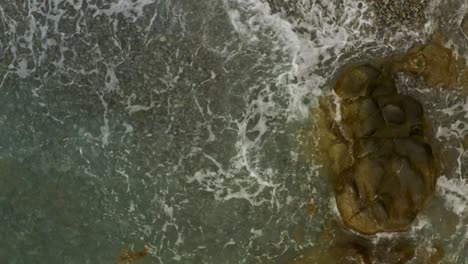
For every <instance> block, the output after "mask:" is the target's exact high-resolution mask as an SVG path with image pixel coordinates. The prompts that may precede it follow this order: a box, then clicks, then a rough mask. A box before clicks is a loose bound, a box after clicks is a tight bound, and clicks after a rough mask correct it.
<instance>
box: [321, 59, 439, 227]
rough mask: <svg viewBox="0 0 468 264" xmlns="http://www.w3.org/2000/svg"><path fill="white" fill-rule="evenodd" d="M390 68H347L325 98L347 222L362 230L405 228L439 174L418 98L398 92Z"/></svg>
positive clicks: (330, 155) (332, 163) (330, 150)
mask: <svg viewBox="0 0 468 264" xmlns="http://www.w3.org/2000/svg"><path fill="white" fill-rule="evenodd" d="M390 72H391V71H390V70H387V69H385V68H384V67H376V66H373V65H370V64H364V65H356V66H351V67H349V68H348V69H346V70H344V71H343V73H342V74H341V76H340V77H339V79H338V80H337V83H336V86H335V89H334V90H335V93H336V97H335V98H331V97H329V98H327V99H324V100H323V101H322V108H323V109H324V110H325V113H326V114H325V116H326V118H325V119H326V120H327V121H326V122H327V124H326V127H327V129H328V130H329V133H328V135H327V137H325V138H326V140H327V143H326V144H324V146H328V147H327V148H326V149H324V152H326V153H327V155H326V160H327V161H328V164H329V166H328V167H329V169H330V172H331V174H332V176H333V177H332V179H333V184H334V189H335V195H336V203H337V207H338V211H339V213H340V215H341V218H342V220H343V222H344V224H345V225H346V226H348V227H349V228H351V229H353V230H355V231H358V232H360V233H363V234H375V233H378V232H392V231H404V230H406V229H407V228H408V227H409V225H410V224H411V223H412V221H413V220H414V219H415V217H416V215H417V214H418V212H419V211H420V210H421V209H422V208H423V207H424V205H425V204H426V202H427V201H428V199H429V198H430V197H431V196H432V194H433V192H434V189H435V183H436V173H435V165H434V157H433V154H432V149H431V146H430V145H429V144H428V141H427V137H426V121H425V115H424V110H423V107H422V106H421V104H420V103H419V102H418V101H417V100H415V99H414V98H412V97H410V96H406V95H401V94H398V92H397V90H396V88H395V85H394V82H393V78H392V74H391V73H390Z"/></svg>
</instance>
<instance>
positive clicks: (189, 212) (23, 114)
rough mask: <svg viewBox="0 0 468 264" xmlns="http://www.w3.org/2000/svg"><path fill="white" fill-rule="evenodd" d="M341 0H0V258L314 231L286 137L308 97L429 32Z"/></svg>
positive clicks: (91, 258)
mask: <svg viewBox="0 0 468 264" xmlns="http://www.w3.org/2000/svg"><path fill="white" fill-rule="evenodd" d="M317 2H318V1H317ZM338 2H340V1H337V2H336V3H334V2H330V3H321V4H318V3H317V4H313V5H312V4H310V5H298V6H299V7H301V8H302V9H301V10H302V12H303V13H301V14H299V15H298V17H287V16H283V15H280V14H272V12H271V10H270V9H269V8H268V5H267V4H266V3H263V2H261V1H254V0H251V1H216V0H205V1H192V0H179V1H169V0H162V1H151V0H136V1H132V0H119V1H110V0H109V1H100V0H48V1H34V0H28V1H7V0H0V210H1V211H0V221H1V224H0V237H1V238H2V239H1V240H0V262H1V263H28V264H29V263H116V259H117V257H118V256H119V254H120V252H121V250H122V249H123V248H127V247H128V248H133V249H134V250H142V249H143V248H144V247H145V246H146V247H147V248H148V249H149V251H150V253H151V255H150V256H148V257H146V258H145V259H144V260H142V261H141V262H140V263H213V264H214V263H216V264H219V263H282V262H281V261H283V260H284V259H288V258H289V256H293V255H295V254H297V252H299V251H300V250H301V249H302V248H305V247H311V246H314V245H316V244H318V243H319V240H320V238H319V234H320V233H321V232H322V231H323V229H324V223H325V222H326V221H327V219H329V218H333V217H336V215H335V213H334V212H333V200H331V199H330V198H331V196H332V195H331V194H330V192H329V190H328V188H329V187H328V185H327V182H326V180H324V177H323V176H322V175H320V173H319V170H318V168H319V167H320V166H319V164H316V163H315V162H314V161H313V160H311V159H310V153H309V152H307V150H305V148H304V146H303V144H302V143H301V142H300V141H299V132H298V131H299V130H300V129H301V128H303V127H304V125H305V124H306V123H307V122H308V117H307V111H308V108H309V107H310V106H313V105H314V104H315V103H316V102H317V98H318V96H320V95H322V94H323V93H326V92H327V91H328V90H329V83H330V81H331V80H332V79H333V76H334V74H335V73H336V71H337V69H338V68H339V66H341V65H344V64H346V63H348V62H352V61H356V60H359V59H362V58H367V57H368V56H370V55H372V54H376V53H380V52H386V53H389V52H393V51H395V50H403V49H404V48H407V47H408V46H409V45H411V43H409V42H407V39H408V38H411V39H424V38H426V37H427V34H429V32H424V33H421V34H419V33H415V32H409V33H408V34H406V33H405V34H402V35H401V34H400V35H398V34H395V35H392V36H387V37H385V38H386V39H385V38H384V39H377V38H376V36H377V35H376V34H377V33H376V32H375V31H373V28H372V27H371V22H370V20H369V18H368V17H366V16H365V14H366V12H367V11H366V10H365V9H363V10H360V8H365V6H364V7H359V8H358V7H357V6H358V2H357V1H341V3H338ZM301 3H302V2H301ZM336 10H340V13H335V12H334V11H336ZM311 14H317V16H319V15H320V16H321V17H322V18H321V19H319V20H317V19H316V18H313V16H312V15H311ZM301 16H302V17H301ZM301 21H302V22H301ZM350 21H351V22H350ZM298 23H302V26H304V25H305V27H306V28H307V31H306V32H305V33H301V32H298V31H297V30H296V29H297V27H296V26H297V25H298ZM312 31H314V32H315V33H314V34H315V38H314V39H313V38H312V37H311V35H308V34H312V33H311V32H312ZM388 43H391V44H392V46H388V45H387V44H388ZM364 47H365V48H364ZM461 101H463V98H461V99H457V100H455V103H458V102H461ZM464 103H465V104H466V101H465V102H464ZM464 111H466V110H464ZM465 118H466V116H465ZM462 120H463V119H462ZM465 121H466V120H465ZM463 133H466V131H465V132H463ZM463 173H464V174H465V175H466V171H465V168H464V171H463ZM460 177H461V176H460ZM445 183H446V185H447V186H451V185H450V184H452V182H450V180H448V181H447V182H444V184H445ZM444 186H445V185H444ZM462 186H463V185H462ZM465 186H466V185H465ZM441 190H448V191H446V192H445V193H444V194H447V193H448V194H450V193H454V192H455V193H456V192H457V191H456V190H455V191H453V190H450V188H448V189H447V188H445V189H444V188H442V189H441ZM463 192H464V193H463ZM460 195H461V196H462V197H461V198H460V201H459V202H458V203H461V206H466V200H463V199H464V197H463V195H466V190H464V189H462V191H461V194H460ZM311 198H313V199H314V200H315V203H316V204H317V208H318V209H317V214H316V216H315V217H314V218H312V219H311V218H310V217H309V216H308V214H307V209H306V208H307V203H308V202H309V200H310V199H311ZM465 198H466V197H465ZM443 201H444V200H443V198H440V205H441V206H442V207H443V204H444V203H443ZM443 208H445V207H443ZM447 208H449V209H447V210H449V211H450V208H452V207H450V204H449V205H448V206H447ZM454 208H455V209H453V210H455V212H458V211H457V210H461V212H459V215H460V217H459V218H458V221H459V225H461V227H460V228H456V229H455V230H453V231H452V232H451V233H449V235H448V237H451V236H452V235H455V237H456V238H457V239H459V238H460V237H463V232H466V230H467V229H466V221H467V220H466V219H467V218H466V210H467V209H466V207H462V209H460V207H454ZM456 208H458V209H456ZM453 210H452V211H453ZM298 228H299V230H300V231H299V233H300V234H301V235H300V236H302V237H304V241H302V242H298V241H297V239H295V238H294V236H295V235H294V233H295V232H296V233H297V229H298ZM295 230H296V231H295ZM423 231H427V229H423ZM421 232H422V231H421ZM454 241H459V240H454ZM459 245H460V246H458V247H457V246H455V247H454V250H453V252H455V253H453V254H454V256H455V255H456V256H461V257H460V258H457V261H458V262H451V263H463V262H462V259H461V258H463V255H461V254H462V253H460V252H461V251H457V250H460V247H461V248H463V245H466V238H465V240H462V242H461V244H459ZM449 255H450V254H449ZM465 256H466V255H465Z"/></svg>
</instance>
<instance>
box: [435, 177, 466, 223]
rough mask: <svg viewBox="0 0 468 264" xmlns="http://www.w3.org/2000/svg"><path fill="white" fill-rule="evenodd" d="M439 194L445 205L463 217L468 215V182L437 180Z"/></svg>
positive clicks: (457, 179)
mask: <svg viewBox="0 0 468 264" xmlns="http://www.w3.org/2000/svg"><path fill="white" fill-rule="evenodd" d="M437 192H438V193H439V194H440V195H441V196H442V197H443V198H444V200H445V205H446V207H447V208H450V209H451V210H452V211H453V212H454V213H456V214H457V215H459V216H461V217H465V216H467V215H468V182H467V180H466V179H462V178H452V179H448V178H447V177H446V176H441V177H439V178H438V180H437Z"/></svg>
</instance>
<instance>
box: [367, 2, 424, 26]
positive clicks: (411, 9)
mask: <svg viewBox="0 0 468 264" xmlns="http://www.w3.org/2000/svg"><path fill="white" fill-rule="evenodd" d="M367 1H368V2H369V4H370V6H371V7H372V9H373V11H374V14H375V21H376V23H377V24H378V25H379V26H381V27H393V26H398V27H399V26H402V25H404V26H407V27H409V28H419V27H421V26H422V25H424V23H426V15H425V11H426V7H427V4H428V0H367Z"/></svg>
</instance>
